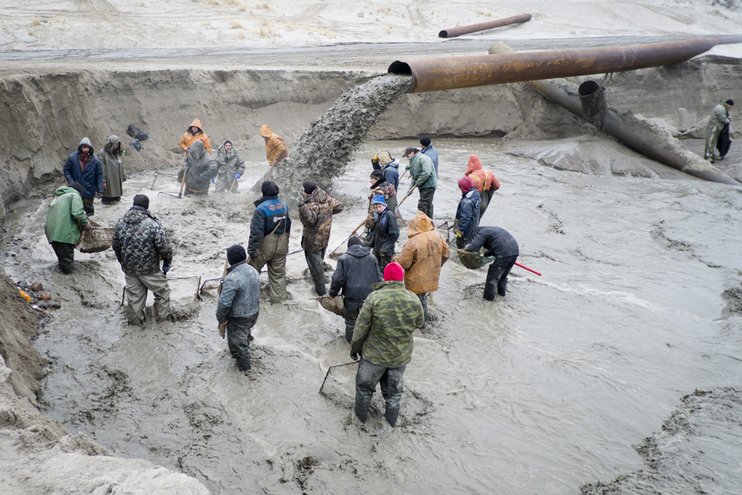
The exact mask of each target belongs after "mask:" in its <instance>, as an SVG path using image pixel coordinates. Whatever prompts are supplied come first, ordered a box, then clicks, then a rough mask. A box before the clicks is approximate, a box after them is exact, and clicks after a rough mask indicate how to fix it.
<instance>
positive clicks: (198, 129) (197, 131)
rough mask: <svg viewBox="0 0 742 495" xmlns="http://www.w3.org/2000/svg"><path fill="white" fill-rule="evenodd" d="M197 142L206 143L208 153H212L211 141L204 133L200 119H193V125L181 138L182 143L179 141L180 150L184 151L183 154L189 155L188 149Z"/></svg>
mask: <svg viewBox="0 0 742 495" xmlns="http://www.w3.org/2000/svg"><path fill="white" fill-rule="evenodd" d="M196 141H201V142H202V143H204V148H205V149H206V151H207V152H209V153H211V141H210V140H209V136H207V135H206V133H204V131H203V126H202V125H201V121H200V120H199V119H193V122H191V125H189V126H188V129H186V130H185V132H184V133H183V135H182V136H181V137H180V141H178V144H179V145H180V149H181V150H183V154H187V153H188V149H189V148H190V147H191V145H192V144H193V143H195V142H196Z"/></svg>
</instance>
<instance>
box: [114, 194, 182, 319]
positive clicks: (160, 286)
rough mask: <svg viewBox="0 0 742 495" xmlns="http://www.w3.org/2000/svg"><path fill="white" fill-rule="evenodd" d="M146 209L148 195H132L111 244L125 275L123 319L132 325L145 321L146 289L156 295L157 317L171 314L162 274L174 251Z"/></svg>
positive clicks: (158, 223)
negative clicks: (130, 202) (132, 201)
mask: <svg viewBox="0 0 742 495" xmlns="http://www.w3.org/2000/svg"><path fill="white" fill-rule="evenodd" d="M148 208H149V198H148V197H147V196H145V195H144V194H137V195H136V196H134V206H132V207H131V208H130V209H129V211H127V212H126V213H125V214H124V216H123V217H122V218H121V219H120V220H119V221H118V222H117V223H116V227H115V229H114V233H113V241H112V246H111V247H113V251H114V252H115V253H116V259H117V260H118V261H119V263H121V270H122V271H123V272H124V276H125V278H126V299H127V305H126V319H127V320H128V321H129V323H130V324H132V325H143V324H144V321H145V314H144V306H145V302H146V300H147V290H151V291H152V293H153V294H154V296H155V304H154V314H155V318H156V320H157V321H161V320H164V319H165V318H167V317H169V316H170V287H169V286H168V283H167V278H165V275H166V274H167V272H168V271H169V270H170V264H171V263H172V260H173V250H172V248H171V247H170V242H169V241H168V238H167V235H166V234H165V231H164V229H163V228H162V226H161V225H160V222H158V221H157V219H156V218H155V217H154V216H152V215H151V214H150V213H149V211H148ZM160 260H162V270H160Z"/></svg>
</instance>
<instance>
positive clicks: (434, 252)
mask: <svg viewBox="0 0 742 495" xmlns="http://www.w3.org/2000/svg"><path fill="white" fill-rule="evenodd" d="M407 237H408V239H407V242H406V243H405V245H404V247H403V248H402V251H401V252H400V253H399V254H398V255H397V256H396V257H395V261H396V262H397V263H399V264H400V265H402V268H404V269H405V276H404V281H405V287H406V288H407V290H409V291H412V292H414V293H415V294H417V297H418V298H420V303H422V306H423V313H424V314H425V321H426V322H427V321H430V314H429V313H428V292H433V291H436V290H438V279H439V277H440V274H441V267H442V266H443V263H445V262H446V260H447V259H448V256H449V251H448V244H446V241H444V240H443V238H442V237H441V236H440V235H439V234H438V232H436V230H435V227H434V226H433V221H432V220H431V219H430V217H428V216H427V215H426V214H425V213H423V212H421V211H418V212H417V215H415V218H413V219H412V220H410V223H409V225H408V226H407Z"/></svg>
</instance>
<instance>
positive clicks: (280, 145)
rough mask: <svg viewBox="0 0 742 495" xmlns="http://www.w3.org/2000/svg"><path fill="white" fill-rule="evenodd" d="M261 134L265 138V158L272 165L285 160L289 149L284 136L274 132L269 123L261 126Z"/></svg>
mask: <svg viewBox="0 0 742 495" xmlns="http://www.w3.org/2000/svg"><path fill="white" fill-rule="evenodd" d="M260 135H261V136H262V137H263V139H264V140H265V158H266V159H267V160H268V165H270V166H271V167H272V166H274V165H276V164H277V163H279V162H281V161H283V160H284V159H285V158H286V157H287V156H288V155H289V150H288V148H286V143H284V141H283V138H282V137H281V136H279V135H278V134H276V133H275V132H273V129H272V128H271V126H269V125H268V124H263V125H261V126H260Z"/></svg>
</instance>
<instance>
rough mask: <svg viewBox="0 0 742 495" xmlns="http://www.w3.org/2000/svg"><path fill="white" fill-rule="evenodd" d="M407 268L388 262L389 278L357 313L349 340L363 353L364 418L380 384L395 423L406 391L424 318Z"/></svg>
mask: <svg viewBox="0 0 742 495" xmlns="http://www.w3.org/2000/svg"><path fill="white" fill-rule="evenodd" d="M404 278H405V272H404V268H402V267H401V266H400V264H399V263H394V262H392V263H389V264H388V265H387V267H386V268H385V269H384V281H383V282H382V283H380V284H376V286H374V290H373V291H372V292H371V293H370V294H369V295H368V297H366V301H365V302H364V303H363V307H361V312H360V313H359V314H358V320H356V326H355V329H354V330H353V340H352V342H351V344H350V356H351V358H352V359H354V360H358V358H359V357H360V358H361V362H360V363H359V364H358V371H357V373H356V402H355V414H356V417H358V419H359V420H360V421H361V422H362V423H365V422H366V420H367V419H368V407H369V404H370V403H371V399H372V398H373V395H374V392H375V391H376V384H377V383H381V394H382V395H383V396H384V400H385V401H386V410H385V413H384V416H385V417H386V420H387V422H388V423H389V424H390V425H391V426H396V424H397V418H398V417H399V406H400V403H401V401H402V394H403V393H404V380H403V376H404V371H405V368H406V367H407V364H408V363H409V362H410V360H411V359H412V333H413V332H414V331H415V329H416V328H422V326H423V324H424V322H425V317H424V315H423V308H422V305H421V304H420V299H418V297H417V296H416V295H415V294H414V293H413V292H410V291H409V290H407V289H405V286H404V283H403V280H404Z"/></svg>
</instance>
